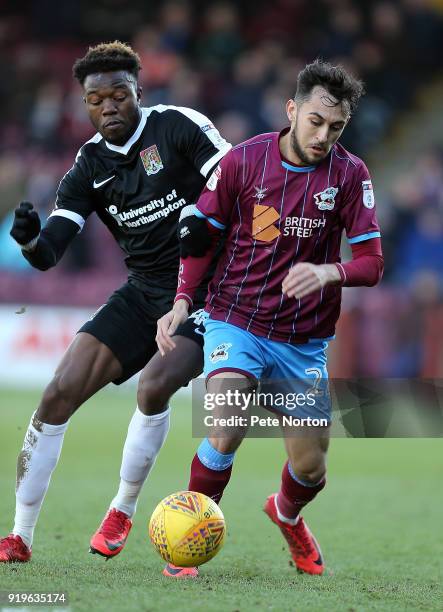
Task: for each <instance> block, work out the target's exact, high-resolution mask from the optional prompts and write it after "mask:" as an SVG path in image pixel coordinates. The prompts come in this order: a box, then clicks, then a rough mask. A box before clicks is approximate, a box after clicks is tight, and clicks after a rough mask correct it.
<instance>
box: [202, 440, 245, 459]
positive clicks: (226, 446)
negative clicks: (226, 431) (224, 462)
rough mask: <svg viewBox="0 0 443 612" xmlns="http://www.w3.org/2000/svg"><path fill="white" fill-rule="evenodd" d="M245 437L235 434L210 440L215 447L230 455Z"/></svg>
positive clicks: (220, 451)
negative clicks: (238, 436)
mask: <svg viewBox="0 0 443 612" xmlns="http://www.w3.org/2000/svg"><path fill="white" fill-rule="evenodd" d="M242 439H243V438H237V437H235V436H232V437H226V438H209V442H210V444H211V446H212V447H213V448H215V450H216V451H218V452H219V453H222V454H223V455H229V454H231V453H234V452H235V451H236V450H237V448H238V447H239V446H240V443H241V441H242Z"/></svg>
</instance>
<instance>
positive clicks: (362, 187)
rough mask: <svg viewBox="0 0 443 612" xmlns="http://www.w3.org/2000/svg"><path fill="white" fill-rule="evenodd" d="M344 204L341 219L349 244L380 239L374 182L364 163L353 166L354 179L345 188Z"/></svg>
mask: <svg viewBox="0 0 443 612" xmlns="http://www.w3.org/2000/svg"><path fill="white" fill-rule="evenodd" d="M342 202H343V204H342V208H341V210H340V219H341V223H342V225H343V227H344V229H345V231H346V236H347V238H348V242H349V244H356V243H357V242H363V241H364V240H369V239H371V238H380V227H379V225H378V221H377V217H376V213H375V198H374V189H373V187H372V180H371V177H370V175H369V172H368V169H367V168H366V166H365V164H364V163H363V162H361V163H360V164H358V165H357V166H356V167H355V166H353V172H352V177H351V178H350V181H349V186H348V188H346V187H345V188H344V193H343V197H342Z"/></svg>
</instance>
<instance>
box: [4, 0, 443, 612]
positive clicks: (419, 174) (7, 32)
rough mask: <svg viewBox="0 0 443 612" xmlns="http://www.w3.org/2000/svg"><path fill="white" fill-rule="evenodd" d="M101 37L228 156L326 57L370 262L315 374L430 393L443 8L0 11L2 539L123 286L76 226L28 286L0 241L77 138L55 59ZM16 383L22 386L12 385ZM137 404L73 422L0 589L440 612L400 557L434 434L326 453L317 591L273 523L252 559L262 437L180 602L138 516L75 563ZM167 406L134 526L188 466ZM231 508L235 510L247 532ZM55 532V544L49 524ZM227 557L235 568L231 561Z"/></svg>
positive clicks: (109, 245) (356, 4)
mask: <svg viewBox="0 0 443 612" xmlns="http://www.w3.org/2000/svg"><path fill="white" fill-rule="evenodd" d="M115 38H119V39H122V40H125V41H128V42H130V43H131V44H133V46H134V47H135V49H136V50H137V51H138V52H139V54H140V56H141V60H142V65H143V70H142V72H141V84H142V86H143V103H144V104H145V105H153V104H158V103H166V104H175V105H184V106H191V107H193V108H196V109H198V110H200V111H202V112H204V113H205V114H207V115H208V116H210V117H211V119H212V120H213V121H214V123H216V125H217V127H218V128H219V129H220V130H221V131H222V133H223V135H224V136H225V137H226V138H227V139H228V140H230V141H231V142H232V143H233V144H235V143H237V142H239V141H241V140H243V139H245V138H248V137H249V136H251V135H253V134H255V133H257V132H260V131H267V130H279V129H281V128H282V127H283V126H284V125H286V118H285V115H284V102H285V101H286V99H287V98H289V97H290V96H292V95H293V93H294V89H295V78H296V74H297V72H298V70H299V69H300V68H301V67H302V66H303V65H304V64H305V63H306V62H307V61H310V60H312V59H313V58H315V57H317V56H321V57H323V58H325V59H329V60H331V61H334V62H335V61H340V62H342V63H344V64H345V65H346V66H348V67H349V68H350V69H352V70H353V71H354V73H356V74H357V75H358V76H360V77H361V78H363V79H364V81H365V82H366V88H367V92H368V93H367V96H366V97H365V98H364V99H363V100H362V102H361V105H360V108H359V110H358V112H357V114H356V115H355V117H354V118H353V119H352V122H351V124H350V126H349V127H348V128H347V129H346V131H345V134H344V137H343V138H342V142H343V144H344V145H345V146H346V147H348V148H349V149H350V150H351V151H352V152H353V153H355V154H357V155H359V156H361V157H363V158H364V160H365V161H366V163H367V165H368V167H369V169H370V171H371V173H372V176H373V182H374V187H375V193H376V198H377V206H378V215H379V220H380V223H381V227H382V236H383V247H384V252H385V265H386V269H385V275H384V279H383V282H382V284H381V285H380V286H379V287H377V288H371V289H347V290H345V291H344V304H343V314H342V319H341V322H340V327H339V330H338V336H337V340H336V341H335V342H334V343H333V344H332V345H331V352H330V356H331V360H330V364H331V366H330V370H331V373H332V374H333V375H336V376H343V377H347V376H360V375H363V376H371V377H404V378H412V377H425V378H439V377H440V378H441V376H442V372H443V301H442V288H443V214H442V213H443V117H442V113H441V99H442V94H443V78H442V73H441V58H442V56H443V2H442V1H441V0H398V1H395V2H394V1H393V2H389V1H369V0H368V1H366V0H360V1H350V0H316V1H309V0H274V2H272V3H270V2H264V1H262V0H254V1H253V2H252V1H247V0H241V1H237V2H221V3H219V2H210V3H208V2H203V1H198V0H193V1H188V2H186V1H183V2H181V1H171V2H161V1H158V2H156V3H148V2H145V1H144V2H141V1H139V0H132V2H131V3H127V2H125V1H124V0H98V1H96V2H86V1H85V0H81V1H76V0H63V2H54V1H51V0H23V1H22V2H20V3H19V4H17V3H12V2H3V3H2V4H1V12H0V50H1V53H0V68H1V74H2V78H1V79H0V100H1V106H2V121H1V124H0V405H1V411H0V459H1V466H2V467H1V472H0V510H1V512H0V517H1V518H0V528H1V531H2V534H3V532H5V530H7V529H8V528H9V527H10V517H12V514H13V484H14V481H13V474H14V462H15V457H16V454H17V451H18V449H19V446H20V444H21V441H22V437H23V432H24V427H25V424H26V422H27V421H28V418H29V415H30V412H31V410H32V409H33V408H34V407H35V405H36V404H37V402H38V398H39V391H38V389H41V388H42V387H43V385H44V383H45V382H46V381H47V380H48V379H49V377H50V375H51V371H52V369H53V367H54V365H55V364H56V363H57V361H58V359H59V356H60V355H61V353H62V351H63V349H64V348H65V347H66V345H67V344H68V343H69V341H70V339H71V337H72V334H73V333H74V331H75V329H76V328H78V327H79V325H80V324H81V322H82V320H84V318H85V316H86V315H87V314H89V313H91V312H93V311H94V310H95V309H96V308H97V307H99V306H100V305H101V304H102V303H103V301H104V300H105V299H106V297H107V296H108V295H109V294H110V292H111V291H112V290H114V289H115V288H116V287H117V286H119V284H121V282H123V279H124V277H125V270H124V266H123V264H122V261H121V259H122V258H121V255H120V252H119V250H118V248H117V247H116V246H115V245H114V244H113V242H112V239H111V236H110V235H109V234H107V232H106V230H105V229H104V228H103V227H102V226H101V225H100V223H99V222H97V221H96V220H95V219H90V221H89V222H88V224H87V227H86V228H85V230H84V231H83V232H82V234H81V235H80V236H79V237H78V238H77V239H76V241H75V242H74V244H73V245H72V246H71V248H70V249H69V250H68V252H67V253H66V254H65V256H64V258H63V260H62V262H61V263H60V265H59V266H57V268H56V269H53V270H50V271H48V272H46V273H40V272H38V271H35V270H33V269H31V268H30V267H29V266H28V264H27V263H26V262H25V261H24V260H23V258H22V257H21V255H20V251H19V249H18V248H17V246H16V245H15V243H14V242H13V241H12V240H11V239H10V237H9V229H10V226H11V221H12V211H13V209H14V207H15V206H16V204H17V203H18V202H19V201H20V200H22V199H29V200H30V201H32V202H33V203H34V204H35V205H36V207H37V208H38V210H39V211H40V213H41V216H42V217H45V216H46V215H48V214H49V212H50V210H51V208H52V205H53V201H54V193H55V190H56V187H57V185H58V182H59V180H60V177H61V176H63V174H64V173H65V172H66V170H67V169H68V168H69V167H70V166H71V164H72V160H73V158H74V156H75V154H76V152H77V150H78V148H79V147H80V146H81V145H82V144H83V142H84V141H85V140H87V139H88V138H89V137H90V136H91V135H92V133H93V131H92V128H91V126H90V124H89V122H88V119H87V117H86V113H85V109H84V106H83V103H82V101H81V91H80V89H79V87H78V85H77V84H76V83H74V82H73V80H72V78H71V66H72V63H73V61H74V59H75V58H76V57H80V56H81V55H83V54H84V52H85V49H86V47H87V46H88V45H89V44H95V43H97V42H100V41H106V40H113V39H115ZM26 386H29V387H31V389H30V390H24V387H26ZM32 388H36V389H37V390H36V391H34V390H33V389H32ZM134 401H135V398H134V389H133V388H129V389H126V390H118V391H117V390H116V389H115V388H113V389H111V390H110V391H108V392H106V391H105V392H104V393H102V394H100V395H99V396H97V398H94V399H93V400H91V401H90V402H89V404H88V405H89V409H88V407H86V408H84V409H83V410H81V411H80V413H79V415H78V416H77V417H76V418H75V419H74V422H73V424H72V425H71V431H70V432H69V436H67V443H66V446H65V449H64V452H63V456H62V462H61V465H60V466H59V468H58V470H57V472H56V475H55V477H54V479H53V485H52V487H51V490H50V492H49V494H48V498H47V502H46V505H45V509H44V511H43V514H42V521H41V523H42V524H41V527H40V529H39V530H37V538H36V542H35V549H36V551H38V554H39V556H38V557H37V553H36V559H35V561H34V564H33V566H29V567H26V568H20V571H21V572H22V573H21V574H20V575H19V576H18V575H17V574H16V575H15V577H14V575H12V574H11V573H10V572H9V571H8V568H0V589H1V588H10V587H11V588H12V587H13V586H14V587H17V586H19V587H21V588H27V587H29V588H43V586H45V585H46V586H47V587H48V588H50V587H51V586H54V585H56V584H57V585H63V584H65V583H66V581H68V582H67V584H68V587H69V589H70V590H71V591H72V594H73V599H74V604H75V605H74V606H73V607H74V608H75V609H77V608H78V609H83V608H84V609H88V605H89V604H88V601H89V600H90V598H91V597H97V598H98V599H96V600H95V601H96V609H101V606H102V603H103V602H102V600H101V599H100V590H99V586H100V584H101V581H103V580H104V581H105V584H106V585H107V588H108V589H109V593H108V594H107V595H106V596H105V598H104V602H105V603H106V605H107V609H110V607H109V606H110V605H111V604H110V603H109V601H110V599H109V598H111V596H112V601H113V605H111V608H112V609H114V607H115V609H125V608H126V609H132V606H134V609H135V607H137V606H139V605H141V603H140V602H144V604H146V601H145V599H144V597H145V592H146V582H145V580H146V573H148V575H149V580H150V589H151V590H150V591H149V589H147V591H148V592H150V593H151V595H152V597H151V599H150V600H149V603H148V604H146V605H145V608H146V609H152V610H154V609H163V606H164V605H171V606H172V605H178V604H179V603H183V602H186V601H188V600H186V597H187V596H189V597H191V598H192V599H190V600H189V601H190V602H191V603H190V606H191V609H200V608H199V605H200V604H199V601H200V599H199V598H200V597H201V591H199V589H201V588H203V591H204V598H203V599H204V601H203V600H202V609H203V607H204V609H206V610H208V609H209V610H211V609H218V610H220V609H223V610H224V609H226V610H235V609H239V610H240V609H241V610H245V609H250V607H251V608H252V607H255V608H257V607H259V608H260V607H261V606H263V609H265V608H266V609H276V610H284V609H286V610H287V609H293V608H292V607H291V606H288V605H287V601H288V599H287V598H288V597H291V598H292V597H293V592H292V591H291V590H290V589H291V588H293V587H294V584H297V585H298V586H296V587H295V588H296V590H297V597H298V598H299V599H297V601H298V602H300V603H301V608H300V609H308V607H310V608H311V609H328V610H332V609H337V610H342V609H347V608H344V606H346V605H347V606H348V608H349V609H356V610H357V609H358V610H359V609H365V610H366V609H386V610H394V609H399V610H404V609H406V607H410V609H426V610H429V609H434V607H433V606H437V605H438V604H437V601H438V599H436V597H438V596H437V592H436V590H437V589H438V583H439V581H441V568H440V567H439V566H438V563H436V564H435V563H433V564H432V567H431V566H430V562H429V564H426V563H424V564H423V566H422V567H421V568H420V569H418V568H417V567H416V564H415V563H414V559H416V560H417V559H420V558H421V555H423V553H424V552H425V554H426V557H427V558H428V559H431V558H434V559H437V557H438V555H439V551H438V548H437V544H438V538H436V539H433V538H431V541H430V540H429V533H430V532H432V531H433V530H434V529H435V531H436V532H437V531H438V530H439V528H440V527H441V523H440V519H439V518H438V508H439V507H440V508H441V503H442V491H441V486H440V488H439V487H438V486H435V482H436V481H438V480H439V478H440V477H441V468H442V459H441V456H442V453H441V444H440V443H439V441H437V440H435V441H433V442H431V441H429V440H414V441H413V440H407V441H395V442H394V441H392V440H378V441H371V440H355V441H349V440H335V441H334V444H333V448H332V450H331V461H330V468H331V469H330V481H329V482H330V487H329V488H328V490H327V491H326V492H325V494H324V495H323V496H322V498H321V499H319V501H318V503H317V502H316V504H315V505H313V507H312V510H311V509H310V510H309V512H308V517H309V519H310V520H311V518H312V523H313V525H314V528H315V531H316V533H317V534H318V535H319V537H320V539H321V541H322V544H323V546H324V548H325V549H326V551H327V553H329V557H332V565H333V566H335V573H336V577H335V578H331V577H330V578H328V580H327V581H325V582H323V583H318V582H317V583H315V588H313V587H312V582H309V579H306V578H304V577H301V578H297V580H298V582H296V581H294V580H293V571H294V570H293V568H289V567H287V566H286V565H284V564H285V563H287V561H286V560H285V558H284V554H283V553H282V551H281V546H280V541H278V540H277V533H275V534H274V532H273V531H271V527H269V529H268V531H267V532H266V535H265V536H264V537H265V544H266V546H265V547H263V546H262V547H260V545H259V544H254V545H252V543H251V542H255V541H256V540H257V538H258V537H259V536H257V534H256V532H255V528H254V525H255V524H257V525H260V528H259V529H262V528H263V529H264V527H262V518H261V515H260V516H259V514H258V512H259V508H260V504H261V503H262V501H263V496H264V495H265V494H266V493H268V492H270V491H272V490H273V488H275V486H276V485H277V483H278V477H277V474H278V470H279V469H280V465H281V462H282V458H283V453H282V449H281V448H280V445H279V444H278V441H270V440H268V441H266V442H264V441H261V440H251V441H250V442H249V443H248V445H245V449H242V450H241V452H240V453H239V459H238V464H237V467H236V475H235V478H236V484H233V485H232V488H231V489H230V490H229V492H228V494H227V495H226V500H225V505H224V507H225V509H226V515H227V518H228V522H229V525H230V529H231V538H230V540H228V545H229V548H228V547H227V549H226V551H225V552H224V553H223V555H221V556H220V559H219V560H216V561H214V562H213V563H211V564H210V565H208V569H207V570H206V572H207V574H206V575H207V576H209V578H206V579H205V580H206V582H203V586H202V585H200V587H199V588H195V590H193V589H194V586H190V587H186V589H188V590H189V592H188V595H186V589H185V590H184V591H180V590H179V588H178V587H177V585H175V586H171V587H169V591H168V593H167V594H166V589H165V586H164V584H163V583H161V581H160V579H159V578H158V577H157V574H158V570H159V567H160V566H159V563H158V560H157V559H154V558H153V553H151V554H150V553H149V551H148V549H147V547H146V546H145V545H143V546H142V547H140V544H139V545H138V546H137V544H136V542H138V543H139V542H140V541H141V540H143V541H144V540H145V532H144V525H142V524H140V523H143V521H140V520H139V521H138V525H136V527H135V529H134V535H133V536H132V538H133V540H132V541H131V542H130V544H129V545H128V552H127V553H125V556H123V555H122V556H121V558H119V559H117V560H116V561H115V563H114V565H113V566H112V567H111V566H108V565H106V567H105V569H104V570H103V569H101V568H102V567H103V566H102V565H99V568H98V565H97V563H95V564H94V563H93V562H92V561H96V560H95V559H93V560H91V559H89V558H86V560H85V555H84V549H85V546H86V545H87V538H88V537H89V534H90V533H92V531H93V530H94V529H95V527H96V524H97V521H98V520H99V518H100V517H101V515H102V513H103V510H104V508H105V505H104V504H106V503H107V501H108V499H110V496H111V494H112V492H113V490H114V488H115V483H116V477H117V474H118V466H119V460H120V449H121V446H122V443H123V440H124V435H125V428H126V424H127V422H128V420H129V418H130V414H131V412H132V410H133V407H134ZM175 406H176V407H177V408H178V409H177V410H176V411H175V414H174V425H173V432H172V435H171V438H170V440H169V441H168V443H167V447H166V448H165V450H164V452H163V454H162V456H161V457H160V460H159V462H158V464H157V466H156V469H155V471H154V474H153V477H152V482H151V485H150V486H149V487H148V490H147V492H146V493H145V494H144V497H143V500H142V504H141V505H142V507H143V510H141V511H140V514H145V515H146V516H148V514H149V513H150V511H151V509H152V508H153V507H154V505H155V503H156V502H157V501H158V499H159V498H160V497H161V496H162V495H163V494H164V495H166V494H167V493H169V492H171V491H172V490H176V489H178V488H180V487H181V486H183V485H184V484H185V482H186V475H185V472H186V470H187V467H185V466H187V465H188V463H189V460H190V458H191V457H192V454H193V448H194V447H195V444H196V440H192V439H191V434H190V425H189V421H190V415H189V399H187V398H186V397H182V398H178V400H176V401H175ZM98 432H100V433H98ZM97 436H98V439H97ZM262 444H263V445H264V444H267V446H266V448H267V449H268V450H267V452H268V457H269V463H268V464H266V466H263V471H262V472H261V473H260V474H259V475H257V473H256V465H257V462H258V461H260V464H261V463H262V460H263V446H261V445H262ZM439 474H440V476H439ZM411 481H412V482H411ZM411 486H413V488H414V494H413V499H411V497H410V495H409V490H410V487H411ZM381 499H383V503H382V502H381ZM245 507H246V508H247V509H248V512H249V510H250V514H248V516H247V518H246V519H245ZM381 507H383V512H382V514H381V515H380V514H379V511H380V509H381ZM331 514H332V515H333V516H334V527H333V528H331V524H330V518H331ZM62 517H64V519H67V520H69V525H70V526H71V529H68V530H66V529H65V527H64V525H65V522H64V520H63V519H62ZM357 517H358V518H357ZM142 518H143V516H142ZM259 521H260V522H259ZM245 522H247V523H248V524H247V526H245V525H244V523H245ZM54 526H55V529H56V531H57V535H56V536H55V537H56V539H55V542H54V532H53V527H54ZM267 527H268V526H267ZM362 527H363V529H362ZM318 532H319V533H318ZM374 534H376V537H374ZM137 536H138V538H139V539H138V540H137ZM386 538H388V545H387V546H386V541H385V539H386ZM344 540H345V541H344ZM424 541H426V542H427V544H426V546H425V545H424V544H423V542H424ZM79 542H81V544H79ZM67 550H68V552H69V555H66V551H67ZM386 550H388V551H389V555H387V554H386ZM440 552H441V551H440ZM45 555H46V556H45ZM67 557H68V558H69V562H68V561H67ZM244 559H249V563H246V564H245V563H244V562H243V563H242V561H243V560H244ZM277 559H278V560H277ZM251 560H252V561H251ZM67 563H68V565H67ZM216 563H217V564H216ZM279 565H281V567H282V568H283V569H282V570H281V571H280V570H279V569H278V567H279ZM220 567H221V568H222V573H223V575H220ZM62 568H67V569H62ZM97 568H98V569H97ZM65 574H76V576H77V577H76V578H75V579H74V578H73V577H72V576H71V575H70V576H68V577H66V575H65ZM288 584H289V585H290V588H289V591H288V590H287V589H288ZM395 585H397V586H395ZM212 590H214V592H213V593H210V592H209V591H212ZM82 597H83V599H82ZM182 597H185V599H184V600H183V599H182ZM217 597H218V598H219V599H218V600H216V598H217ZM211 598H212V599H211ZM220 598H221V599H220ZM156 602H157V603H156ZM220 602H225V604H223V605H222V604H221V603H220ZM264 602H266V605H265V604H264ZM160 603H161V607H158V608H157V607H156V606H157V605H158V606H160ZM203 603H204V606H203ZM0 605H1V604H0ZM103 605H105V604H104V603H103ZM82 606H83V608H82ZM225 606H226V607H225ZM360 606H361V607H360ZM385 606H386V607H385ZM103 609H105V607H104V608H103ZM435 609H437V607H436V608H435Z"/></svg>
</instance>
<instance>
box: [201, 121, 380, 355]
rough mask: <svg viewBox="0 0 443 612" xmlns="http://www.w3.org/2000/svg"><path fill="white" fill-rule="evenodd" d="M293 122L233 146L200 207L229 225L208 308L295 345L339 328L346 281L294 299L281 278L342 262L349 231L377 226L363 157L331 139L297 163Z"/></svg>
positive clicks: (356, 236)
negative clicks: (317, 155) (284, 146)
mask: <svg viewBox="0 0 443 612" xmlns="http://www.w3.org/2000/svg"><path fill="white" fill-rule="evenodd" d="M287 129H288V128H287ZM287 129H286V130H285V131H283V132H282V133H280V134H279V133H277V132H275V133H268V134H261V135H259V136H256V137H254V138H252V139H250V140H248V141H246V142H244V143H241V144H240V145H238V146H236V147H234V148H233V149H232V150H231V151H230V152H229V153H228V154H227V155H226V156H225V157H224V159H223V160H222V161H221V162H220V164H219V166H218V168H217V169H216V170H215V172H214V173H213V174H212V175H211V177H210V179H209V181H208V182H207V185H206V187H205V189H204V191H203V193H202V195H201V196H200V199H199V200H198V203H197V210H198V211H200V214H202V215H204V216H206V217H207V218H209V220H210V221H211V222H212V223H213V224H214V225H216V226H217V227H219V228H225V229H226V232H225V236H226V242H225V246H224V250H223V252H222V254H221V257H220V259H219V261H218V265H217V269H216V272H215V275H214V277H213V279H212V281H211V283H210V286H209V295H208V298H207V305H206V310H207V311H208V312H209V313H210V316H211V317H212V318H213V319H216V320H220V321H226V322H228V323H232V324H234V325H237V326H239V327H242V328H244V329H247V330H248V331H250V332H252V333H254V334H257V335H258V336H263V337H267V338H270V339H272V340H277V341H283V342H289V343H299V342H306V341H308V340H309V339H311V338H327V337H330V336H333V335H334V330H335V323H336V321H337V319H338V316H339V313H340V302H341V287H340V286H327V287H325V288H324V289H323V290H321V291H318V292H315V293H313V294H311V295H309V296H307V297H305V298H302V299H295V298H288V297H286V296H284V295H283V293H282V281H283V279H284V277H285V276H286V274H287V273H288V271H289V269H290V268H291V267H292V266H293V265H295V264H296V263H298V262H310V263H314V264H325V263H336V262H339V261H340V244H341V238H342V233H343V231H345V233H346V236H347V239H348V241H349V242H350V243H351V244H352V243H356V242H361V241H364V240H368V239H371V238H375V237H379V236H380V229H379V226H378V223H377V220H376V215H375V201H374V195H373V189H372V183H371V178H370V176H369V173H368V170H367V168H366V166H365V164H364V163H363V161H362V160H361V159H359V158H358V157H356V156H355V155H352V154H350V153H349V152H348V151H347V150H346V149H344V148H343V147H342V146H341V145H339V144H335V145H334V146H333V147H332V149H331V152H330V154H329V155H328V156H327V157H326V158H325V159H324V160H323V161H322V162H321V163H320V164H318V165H317V166H312V167H300V166H294V165H292V164H291V163H289V162H288V161H285V160H284V159H282V156H281V153H280V149H279V138H280V136H281V135H283V134H284V133H285V132H286V131H287Z"/></svg>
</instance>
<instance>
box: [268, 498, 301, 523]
mask: <svg viewBox="0 0 443 612" xmlns="http://www.w3.org/2000/svg"><path fill="white" fill-rule="evenodd" d="M277 497H278V494H277V495H276V496H275V498H274V501H275V509H276V510H277V517H278V519H279V521H282V522H283V523H288V525H297V523H298V519H299V518H300V516H299V515H297V516H296V517H295V518H292V519H291V518H288V517H287V516H284V515H283V514H282V513H281V512H280V510H279V508H278V504H277Z"/></svg>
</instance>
